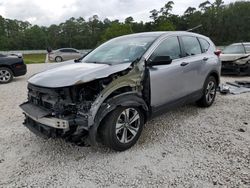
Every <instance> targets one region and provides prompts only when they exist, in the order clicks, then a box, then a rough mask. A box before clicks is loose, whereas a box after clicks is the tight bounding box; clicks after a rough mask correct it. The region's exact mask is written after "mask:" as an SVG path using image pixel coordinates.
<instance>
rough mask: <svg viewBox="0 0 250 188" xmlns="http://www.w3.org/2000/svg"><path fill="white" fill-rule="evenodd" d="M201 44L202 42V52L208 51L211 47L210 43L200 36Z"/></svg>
mask: <svg viewBox="0 0 250 188" xmlns="http://www.w3.org/2000/svg"><path fill="white" fill-rule="evenodd" d="M199 41H200V44H201V50H202V53H206V52H207V51H208V49H209V48H210V43H209V42H208V41H207V40H205V39H202V38H199Z"/></svg>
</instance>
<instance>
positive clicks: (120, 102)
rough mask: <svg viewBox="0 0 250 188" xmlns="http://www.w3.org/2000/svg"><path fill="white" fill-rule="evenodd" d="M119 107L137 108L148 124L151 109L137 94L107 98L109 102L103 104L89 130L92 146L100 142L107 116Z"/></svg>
mask: <svg viewBox="0 0 250 188" xmlns="http://www.w3.org/2000/svg"><path fill="white" fill-rule="evenodd" d="M120 89H121V88H120ZM111 95H112V94H111ZM118 106H124V107H128V106H135V107H137V108H139V109H140V110H141V112H142V113H143V115H144V123H146V121H147V119H148V117H149V108H148V106H147V104H146V102H145V101H144V100H143V99H142V97H141V96H140V95H139V94H138V93H136V92H133V91H130V92H127V93H122V94H119V95H115V96H113V97H111V98H110V97H107V100H105V101H104V102H103V104H102V105H101V107H100V108H99V110H98V112H97V114H96V116H95V119H94V125H93V126H92V127H91V128H90V130H89V136H90V141H91V144H93V145H95V144H96V142H97V141H99V137H98V131H99V129H100V128H101V124H102V121H103V120H105V117H107V115H108V114H110V113H111V112H112V111H114V110H115V109H116V108H117V107H118Z"/></svg>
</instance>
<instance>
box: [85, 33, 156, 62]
mask: <svg viewBox="0 0 250 188" xmlns="http://www.w3.org/2000/svg"><path fill="white" fill-rule="evenodd" d="M155 38H156V37H153V36H128V37H121V38H116V39H113V40H110V41H108V42H106V43H104V44H102V45H101V46H99V47H98V48H96V49H95V50H94V51H92V52H91V53H90V54H88V55H87V56H86V57H85V58H84V59H83V60H82V61H83V62H86V63H102V64H110V65H114V64H118V63H126V62H133V61H135V60H136V59H139V58H141V57H142V55H143V54H144V53H145V52H146V51H147V49H148V48H149V47H150V45H151V44H152V43H153V41H154V40H155Z"/></svg>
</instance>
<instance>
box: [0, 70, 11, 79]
mask: <svg viewBox="0 0 250 188" xmlns="http://www.w3.org/2000/svg"><path fill="white" fill-rule="evenodd" d="M10 79H11V73H10V72H9V71H8V70H0V82H8V81H9V80H10Z"/></svg>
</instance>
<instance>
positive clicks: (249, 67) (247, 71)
mask: <svg viewBox="0 0 250 188" xmlns="http://www.w3.org/2000/svg"><path fill="white" fill-rule="evenodd" d="M221 74H222V75H250V64H248V63H246V64H236V63H234V62H231V61H230V62H228V61H222V67H221Z"/></svg>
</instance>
